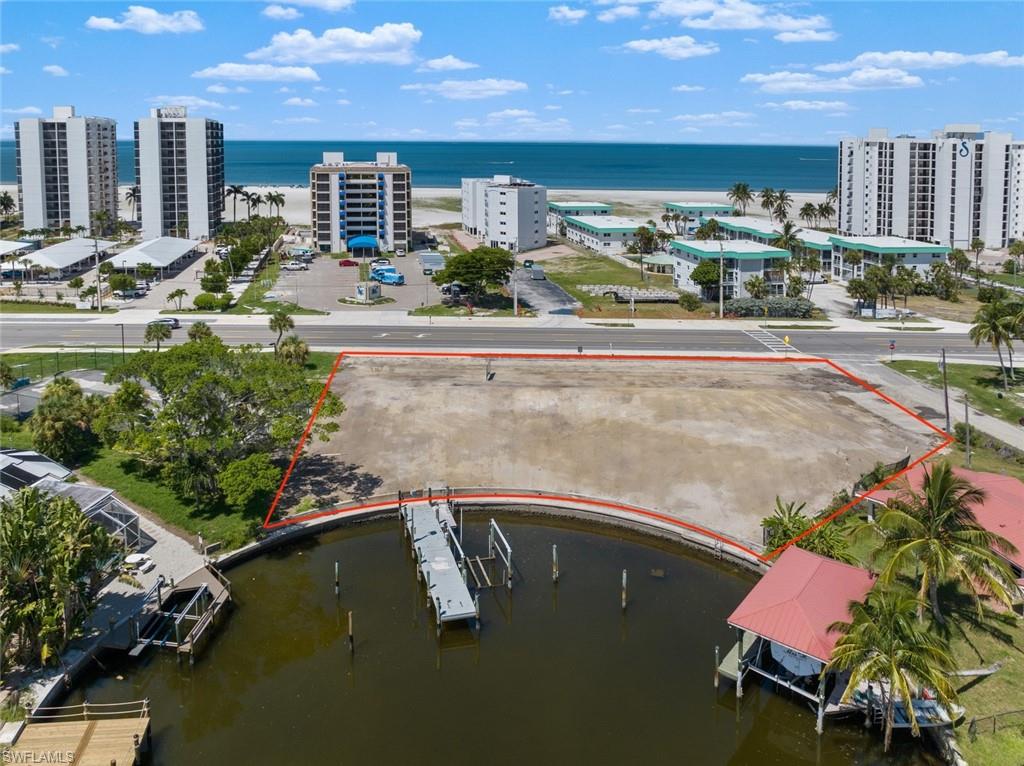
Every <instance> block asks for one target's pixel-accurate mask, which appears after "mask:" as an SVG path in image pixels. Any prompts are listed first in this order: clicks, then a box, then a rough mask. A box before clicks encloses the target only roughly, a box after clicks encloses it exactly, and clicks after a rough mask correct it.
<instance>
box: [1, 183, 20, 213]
mask: <svg viewBox="0 0 1024 766" xmlns="http://www.w3.org/2000/svg"><path fill="white" fill-rule="evenodd" d="M16 207H17V205H16V204H15V202H14V197H12V196H11V193H10V192H9V191H6V190H4V191H2V192H0V213H2V214H3V215H4V217H7V216H9V215H10V214H11V213H13V212H14V209H15V208H16Z"/></svg>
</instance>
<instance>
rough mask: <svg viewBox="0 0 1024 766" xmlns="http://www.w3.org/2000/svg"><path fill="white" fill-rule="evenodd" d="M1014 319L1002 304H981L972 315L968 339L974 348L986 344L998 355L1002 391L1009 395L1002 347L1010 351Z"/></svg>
mask: <svg viewBox="0 0 1024 766" xmlns="http://www.w3.org/2000/svg"><path fill="white" fill-rule="evenodd" d="M1014 324H1015V323H1014V319H1013V317H1012V316H1010V315H1009V314H1008V313H1007V311H1006V309H1005V308H1004V307H1003V304H1002V302H1000V301H997V300H994V301H992V302H991V303H984V304H982V306H981V308H980V309H978V312H977V313H976V314H975V315H974V324H973V325H971V329H970V331H969V332H968V333H967V335H968V337H969V338H970V339H971V340H973V341H974V345H975V346H980V345H981V344H982V343H988V344H989V345H991V346H992V348H994V349H995V351H996V353H997V354H999V369H1000V370H1002V373H1003V391H1005V392H1007V393H1009V391H1010V384H1009V382H1008V381H1007V379H1006V368H1005V367H1004V366H1003V346H1006V348H1007V349H1010V350H1011V351H1012V349H1013V331H1014Z"/></svg>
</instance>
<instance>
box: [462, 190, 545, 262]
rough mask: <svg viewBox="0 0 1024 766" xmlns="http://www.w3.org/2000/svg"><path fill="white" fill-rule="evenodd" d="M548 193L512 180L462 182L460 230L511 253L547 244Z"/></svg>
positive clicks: (489, 245) (486, 243)
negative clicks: (546, 215)
mask: <svg viewBox="0 0 1024 766" xmlns="http://www.w3.org/2000/svg"><path fill="white" fill-rule="evenodd" d="M547 201H548V190H547V189H546V188H545V187H543V186H539V185H537V184H535V183H532V182H531V181H526V180H523V179H522V178H516V177H515V176H506V175H496V176H494V177H493V178H463V179H462V229H463V230H464V231H465V232H467V233H468V234H471V235H473V236H474V237H478V238H479V239H480V240H481V241H482V242H483V243H484V244H485V245H487V246H488V247H501V248H504V249H505V250H509V251H510V252H513V253H521V252H525V251H527V250H535V249H536V248H538V247H544V245H546V244H547V242H548V238H547V228H546V225H545V220H544V217H545V213H546V210H547Z"/></svg>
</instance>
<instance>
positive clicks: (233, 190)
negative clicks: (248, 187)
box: [224, 184, 245, 221]
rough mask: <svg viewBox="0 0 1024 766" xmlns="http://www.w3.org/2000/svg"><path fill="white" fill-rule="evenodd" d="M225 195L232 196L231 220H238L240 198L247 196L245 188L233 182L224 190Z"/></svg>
mask: <svg viewBox="0 0 1024 766" xmlns="http://www.w3.org/2000/svg"><path fill="white" fill-rule="evenodd" d="M224 196H225V197H231V220H232V221H237V220H238V198H239V197H243V198H244V197H245V189H244V188H242V187H241V186H238V185H237V184H233V185H231V186H229V187H228V188H227V189H225V190H224Z"/></svg>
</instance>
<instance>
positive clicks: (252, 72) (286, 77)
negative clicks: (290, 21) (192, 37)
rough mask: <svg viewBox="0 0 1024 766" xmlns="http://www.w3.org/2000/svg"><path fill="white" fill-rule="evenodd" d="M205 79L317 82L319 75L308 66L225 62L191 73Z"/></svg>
mask: <svg viewBox="0 0 1024 766" xmlns="http://www.w3.org/2000/svg"><path fill="white" fill-rule="evenodd" d="M192 76H193V77H199V78H202V79H207V80H214V79H219V80H249V81H255V80H262V81H266V82H309V81H312V82H317V81H319V80H320V76H319V75H318V74H317V73H316V71H315V70H314V69H311V68H310V67H308V66H273V65H272V64H234V63H230V62H226V63H223V64H217V66H211V67H206V69H200V70H199V71H198V72H193V73H192Z"/></svg>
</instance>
